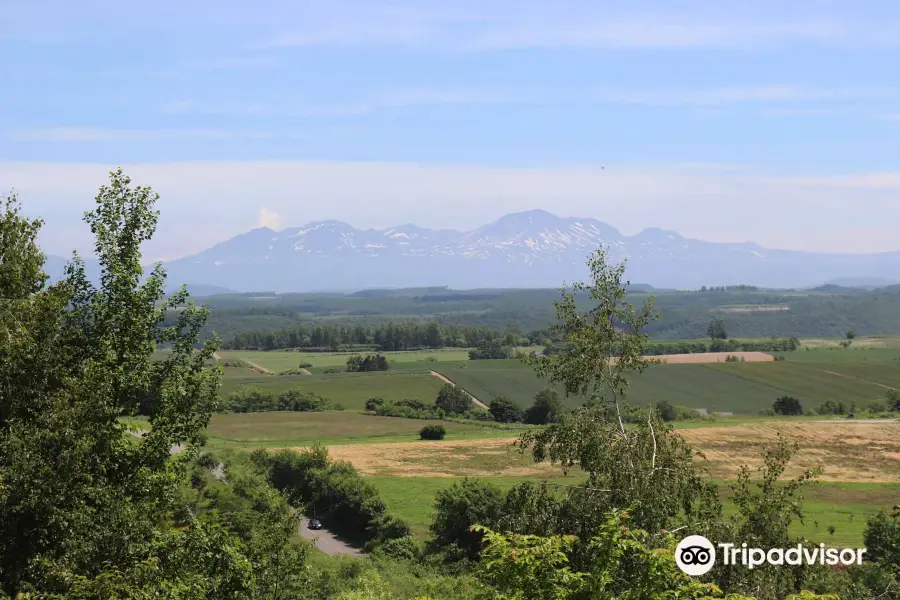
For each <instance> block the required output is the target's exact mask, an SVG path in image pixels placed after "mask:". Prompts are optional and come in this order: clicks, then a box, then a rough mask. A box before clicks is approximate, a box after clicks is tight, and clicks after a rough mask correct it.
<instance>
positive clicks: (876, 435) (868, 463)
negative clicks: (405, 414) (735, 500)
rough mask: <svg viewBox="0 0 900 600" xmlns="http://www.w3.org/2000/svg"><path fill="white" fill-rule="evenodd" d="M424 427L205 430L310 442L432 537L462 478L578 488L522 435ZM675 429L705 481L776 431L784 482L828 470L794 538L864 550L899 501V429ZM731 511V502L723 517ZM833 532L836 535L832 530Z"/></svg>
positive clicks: (265, 422) (287, 422) (277, 424)
mask: <svg viewBox="0 0 900 600" xmlns="http://www.w3.org/2000/svg"><path fill="white" fill-rule="evenodd" d="M426 423H428V422H427V421H421V420H414V419H400V418H391V417H374V416H368V415H364V414H360V413H355V412H350V411H344V412H324V413H290V412H270V413H251V414H223V415H215V416H214V417H213V419H212V422H211V423H210V426H209V428H208V430H207V433H208V435H209V442H208V444H209V446H210V448H212V449H229V450H239V451H250V450H252V449H255V448H268V449H277V448H298V447H302V446H308V445H311V444H313V443H323V444H325V445H327V446H328V447H329V454H330V455H331V456H332V457H333V458H335V459H339V460H347V461H349V462H351V463H353V464H354V465H355V466H356V467H357V469H359V471H360V472H361V473H362V474H363V475H364V477H366V479H367V480H369V481H370V482H372V483H373V484H374V485H375V486H376V487H377V488H378V489H379V491H380V493H381V495H382V498H383V499H384V500H385V502H386V503H387V504H388V507H389V508H390V509H391V511H392V513H394V514H396V515H397V516H399V517H402V518H405V519H407V520H408V521H409V522H410V523H411V525H412V526H413V529H414V532H415V533H416V535H418V536H420V537H422V538H425V537H427V526H428V523H429V522H430V516H431V510H432V504H433V499H434V494H435V492H436V491H437V490H439V489H441V488H443V487H445V486H449V485H451V484H452V483H453V482H454V481H458V480H459V479H460V478H462V477H465V476H470V477H480V478H487V479H489V480H490V481H491V482H492V483H494V484H495V485H497V486H498V487H499V488H500V489H501V490H505V489H508V488H509V487H511V486H513V485H515V484H518V483H522V482H524V481H534V482H540V481H544V480H547V481H549V482H551V483H556V484H568V485H572V484H577V483H578V482H579V481H580V480H581V476H580V474H579V473H578V472H577V471H576V472H573V473H570V474H569V475H563V473H562V471H561V469H559V468H558V467H555V466H553V465H549V464H534V463H533V462H532V461H531V458H530V456H529V455H527V454H525V455H523V454H521V453H519V452H518V450H517V449H515V448H513V447H512V443H513V441H514V438H515V437H516V436H517V435H518V434H519V433H520V432H521V431H522V428H521V427H517V428H511V429H508V430H501V429H495V428H493V427H489V426H483V425H479V424H474V423H471V424H470V423H451V422H443V423H442V425H444V427H445V428H446V429H447V438H446V439H445V440H443V441H439V442H422V441H419V440H418V435H417V432H418V430H419V429H420V428H421V427H422V426H423V425H424V424H426ZM678 431H679V433H680V435H682V436H684V437H685V438H686V439H687V441H688V442H689V443H691V444H692V446H694V447H695V448H696V449H698V450H700V451H702V452H703V453H704V454H705V455H706V460H705V461H704V463H703V464H704V466H705V467H706V468H707V470H708V472H709V476H710V477H711V478H712V479H713V480H715V481H718V482H720V483H721V485H720V487H721V489H722V490H723V493H727V490H728V485H727V482H728V481H731V480H733V478H734V476H735V474H736V473H737V470H738V468H739V467H740V466H741V465H744V464H747V465H749V466H751V467H757V466H759V465H760V463H761V460H760V458H759V454H758V453H759V451H760V450H761V449H762V447H763V445H765V444H769V443H772V442H774V441H775V440H776V439H777V435H778V433H779V432H781V433H783V434H785V435H787V437H788V438H789V439H792V440H796V441H798V442H799V443H800V445H801V450H800V452H799V453H798V455H797V456H796V457H795V459H794V460H793V461H792V463H791V467H790V469H789V471H788V476H794V475H797V474H798V473H799V472H800V471H802V470H803V469H806V468H811V467H814V466H817V465H820V464H821V465H823V466H824V467H825V472H824V474H823V476H822V477H821V481H822V483H821V484H820V485H818V486H816V487H813V488H810V489H809V490H808V491H807V493H806V497H807V501H806V503H805V506H806V522H805V523H804V524H800V523H796V524H795V526H794V530H795V533H797V534H802V535H805V536H807V537H809V538H811V539H815V540H819V541H823V542H825V543H833V544H838V545H840V544H845V545H858V544H861V541H862V540H861V536H862V530H863V528H864V526H865V520H866V519H867V518H868V516H869V515H871V514H873V513H874V512H876V511H877V510H880V509H882V508H890V506H893V505H894V504H896V503H897V499H898V497H900V461H898V460H897V459H898V458H900V421H893V422H889V421H882V422H876V423H873V422H864V421H847V420H846V419H837V420H833V421H830V422H828V421H824V420H822V419H821V418H819V417H798V418H774V417H730V418H723V419H720V420H719V421H715V422H712V423H709V422H702V423H700V422H698V423H693V422H691V423H684V424H679V428H678ZM732 510H734V509H733V507H731V505H729V504H726V511H732ZM829 526H834V527H835V533H834V535H831V534H830V533H829V532H828V527H829Z"/></svg>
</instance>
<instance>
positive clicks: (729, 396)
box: [434, 347, 900, 414]
mask: <svg viewBox="0 0 900 600" xmlns="http://www.w3.org/2000/svg"><path fill="white" fill-rule="evenodd" d="M728 354H729V353H722V355H721V356H727V355H728ZM731 354H741V353H731ZM743 354H748V353H743ZM753 354H754V355H761V357H765V356H769V355H767V354H765V353H753ZM777 354H779V355H781V356H784V357H785V359H786V360H783V361H773V360H772V358H771V357H769V360H767V361H765V362H754V360H753V359H750V358H747V359H745V360H746V362H738V363H726V362H724V361H719V362H700V361H706V360H709V359H706V358H703V357H708V356H709V354H698V355H691V354H688V355H684V357H685V359H687V360H688V361H689V362H687V363H681V364H678V360H677V359H676V360H675V361H672V356H662V357H657V358H660V359H669V360H670V362H669V363H668V364H661V365H655V366H652V367H650V368H648V369H647V370H646V371H645V372H644V373H643V374H640V375H635V376H633V377H632V378H631V384H630V387H629V390H628V395H627V398H628V400H629V401H630V402H632V403H634V404H636V405H641V406H646V405H648V404H651V403H654V402H657V401H659V400H661V399H665V400H668V401H669V402H671V403H673V404H676V405H682V406H688V407H691V408H705V409H707V410H708V411H711V412H712V411H719V412H734V413H741V414H756V413H758V412H759V411H760V410H763V409H766V408H771V406H772V402H774V400H775V399H776V398H778V397H781V396H794V397H796V398H799V399H800V400H801V402H802V403H803V404H804V406H805V407H806V408H816V407H818V406H819V405H820V404H821V403H822V402H824V401H826V400H834V401H836V402H844V403H845V404H847V405H850V404H852V403H856V404H857V405H858V407H859V408H864V407H865V406H867V405H868V404H869V403H870V402H873V401H878V400H883V399H884V397H885V394H886V393H887V392H888V391H889V390H890V389H891V388H900V350H896V349H877V348H870V349H859V350H855V349H852V347H851V348H850V349H843V348H837V349H834V350H830V349H819V350H809V351H806V350H801V351H797V352H783V353H777ZM675 356H680V355H675ZM692 359H693V360H692ZM434 368H435V370H438V371H439V372H440V373H442V374H443V375H445V376H447V377H448V378H450V379H452V380H453V381H454V382H456V384H457V385H459V386H461V387H462V388H464V389H466V390H467V391H469V392H470V393H472V394H473V395H475V396H476V397H477V398H479V399H480V400H481V401H482V402H490V400H491V399H492V398H494V397H496V396H498V395H500V394H504V395H507V396H509V397H511V398H512V399H513V400H515V401H516V402H518V403H519V404H520V405H522V406H528V405H530V404H531V402H532V401H533V399H534V395H535V394H536V393H537V392H538V391H539V390H540V389H541V388H543V387H545V386H546V385H547V383H546V382H545V381H543V380H540V379H538V378H537V376H536V375H535V374H534V372H533V370H532V369H531V368H530V367H528V366H526V365H523V364H522V363H520V362H519V361H516V360H482V361H469V362H466V363H444V364H441V365H438V366H436V367H434ZM557 389H558V390H559V391H560V392H562V391H563V390H562V389H561V388H559V387H558V386H557ZM565 402H566V403H567V404H568V405H569V406H578V405H580V404H581V403H582V400H581V399H580V398H567V399H566V400H565Z"/></svg>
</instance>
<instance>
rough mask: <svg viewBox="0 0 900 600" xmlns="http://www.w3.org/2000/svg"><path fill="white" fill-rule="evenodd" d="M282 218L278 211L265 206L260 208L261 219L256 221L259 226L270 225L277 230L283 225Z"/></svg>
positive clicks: (270, 227) (269, 226)
mask: <svg viewBox="0 0 900 600" xmlns="http://www.w3.org/2000/svg"><path fill="white" fill-rule="evenodd" d="M281 223H282V218H281V215H279V214H278V213H277V212H275V211H272V210H268V209H267V208H266V207H265V206H263V207H262V208H260V209H259V220H258V221H257V222H256V226H257V227H268V228H269V229H274V230H275V231H280V230H281V228H282V226H281Z"/></svg>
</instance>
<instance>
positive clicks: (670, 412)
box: [656, 400, 678, 422]
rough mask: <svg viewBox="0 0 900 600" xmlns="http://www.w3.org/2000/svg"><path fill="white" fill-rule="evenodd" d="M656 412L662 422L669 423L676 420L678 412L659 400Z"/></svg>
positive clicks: (668, 403) (670, 405) (669, 404)
mask: <svg viewBox="0 0 900 600" xmlns="http://www.w3.org/2000/svg"><path fill="white" fill-rule="evenodd" d="M656 412H658V413H659V418H660V419H662V420H663V421H667V422H670V421H674V420H675V419H677V418H678V411H677V410H676V409H675V407H674V406H672V404H671V403H670V402H668V401H667V400H660V401H659V402H657V403H656Z"/></svg>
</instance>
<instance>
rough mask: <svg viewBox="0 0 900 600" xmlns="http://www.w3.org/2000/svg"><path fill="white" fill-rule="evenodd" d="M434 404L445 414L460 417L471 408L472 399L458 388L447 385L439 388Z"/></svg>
mask: <svg viewBox="0 0 900 600" xmlns="http://www.w3.org/2000/svg"><path fill="white" fill-rule="evenodd" d="M434 404H435V406H437V407H438V408H440V409H441V410H443V411H444V412H445V413H448V414H451V415H460V414H463V413H464V412H466V411H467V410H469V408H470V407H471V406H472V399H471V398H470V397H469V395H468V394H467V393H465V392H464V391H462V390H461V389H460V388H458V387H456V386H453V385H450V384H449V383H447V384H444V386H443V387H441V390H440V391H439V392H438V397H437V400H435V402H434Z"/></svg>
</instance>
